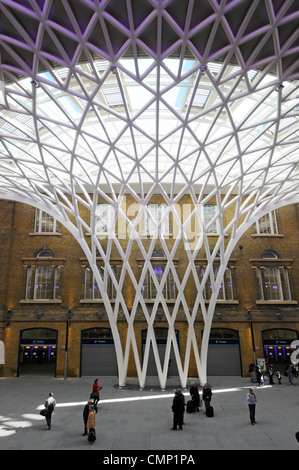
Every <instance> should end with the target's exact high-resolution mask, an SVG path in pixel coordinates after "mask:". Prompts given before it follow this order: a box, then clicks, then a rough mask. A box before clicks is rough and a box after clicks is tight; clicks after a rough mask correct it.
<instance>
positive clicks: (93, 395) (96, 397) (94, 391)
mask: <svg viewBox="0 0 299 470" xmlns="http://www.w3.org/2000/svg"><path fill="white" fill-rule="evenodd" d="M102 388H103V387H100V385H99V379H96V380H95V381H94V384H93V386H92V392H91V395H90V398H93V400H94V404H95V405H97V403H98V401H99V399H100V390H102Z"/></svg>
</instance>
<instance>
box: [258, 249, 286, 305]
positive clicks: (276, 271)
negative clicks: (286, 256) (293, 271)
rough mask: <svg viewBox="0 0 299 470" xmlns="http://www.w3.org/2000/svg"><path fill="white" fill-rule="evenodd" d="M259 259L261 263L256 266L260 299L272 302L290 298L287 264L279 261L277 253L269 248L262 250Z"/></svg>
mask: <svg viewBox="0 0 299 470" xmlns="http://www.w3.org/2000/svg"><path fill="white" fill-rule="evenodd" d="M261 259H262V262H261V265H260V266H259V267H258V268H257V276H258V281H259V286H260V300H262V301H273V302H277V301H284V300H291V290H290V282H289V273H288V268H287V266H284V265H283V263H280V259H279V258H278V255H277V254H276V253H275V252H274V251H271V250H266V251H264V252H263V253H262V256H261ZM276 260H277V262H276Z"/></svg>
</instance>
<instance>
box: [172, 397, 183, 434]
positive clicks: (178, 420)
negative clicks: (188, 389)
mask: <svg viewBox="0 0 299 470" xmlns="http://www.w3.org/2000/svg"><path fill="white" fill-rule="evenodd" d="M171 409H172V412H173V427H172V428H171V429H172V430H173V431H176V430H177V427H179V429H183V418H184V411H185V407H184V402H183V400H182V397H181V394H180V391H177V392H175V394H174V397H173V401H172V407H171Z"/></svg>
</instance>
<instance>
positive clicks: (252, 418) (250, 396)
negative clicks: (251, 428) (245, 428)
mask: <svg viewBox="0 0 299 470" xmlns="http://www.w3.org/2000/svg"><path fill="white" fill-rule="evenodd" d="M247 403H248V408H249V418H250V422H251V424H256V421H255V405H256V396H255V394H254V393H253V390H252V388H250V389H249V392H248V393H247Z"/></svg>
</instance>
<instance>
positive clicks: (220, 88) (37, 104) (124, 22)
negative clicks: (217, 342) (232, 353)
mask: <svg viewBox="0 0 299 470" xmlns="http://www.w3.org/2000/svg"><path fill="white" fill-rule="evenodd" d="M200 3H201V4H203V3H204V6H205V9H204V10H201V9H199V5H198V2H197V1H196V0H188V1H182V2H181V4H180V2H175V4H173V2H172V1H171V0H169V1H167V2H162V1H161V0H151V1H148V2H140V4H139V6H138V10H136V7H135V3H133V2H131V0H127V1H126V2H119V6H118V8H119V11H117V12H116V11H115V9H114V6H113V5H114V2H110V1H108V0H107V1H105V2H85V1H79V0H78V1H74V0H73V1H72V2H68V0H63V1H62V2H55V1H53V0H47V1H46V2H44V6H43V8H42V9H41V8H40V5H39V4H38V3H37V2H35V1H34V0H28V2H27V3H26V6H25V5H23V4H22V2H21V3H17V2H15V1H12V0H3V1H1V2H0V13H1V15H2V18H3V25H4V26H5V31H2V29H1V25H0V197H1V198H5V199H11V200H15V201H21V202H24V203H27V204H31V205H32V206H35V207H38V208H40V209H42V210H44V211H46V212H48V213H49V214H51V215H53V216H54V217H55V218H56V219H57V220H58V221H59V222H60V223H62V224H63V225H64V226H65V227H66V228H67V229H68V230H69V231H70V232H71V233H72V234H73V236H74V237H75V238H76V240H77V241H78V243H79V244H80V246H81V247H82V250H83V252H84V253H85V256H86V258H87V259H88V262H89V264H90V267H91V269H92V271H93V274H94V278H95V280H96V282H97V284H98V286H99V289H100V291H101V295H102V299H103V303H104V306H105V309H106V312H107V316H108V319H109V322H110V325H111V330H112V334H113V338H114V344H115V350H116V356H117V363H118V370H119V384H120V385H124V384H125V383H126V377H127V370H128V364H129V360H130V357H131V355H132V356H133V359H134V362H135V367H136V371H137V375H138V380H139V383H140V386H141V387H142V388H143V387H144V386H145V385H146V380H147V370H148V361H149V357H150V352H151V350H152V351H153V354H154V359H155V362H156V366H157V372H158V377H159V381H160V385H161V387H162V388H164V387H165V386H166V384H167V373H168V365H169V364H168V362H169V357H170V353H171V350H173V354H174V357H175V360H176V363H177V368H178V374H179V378H180V382H181V385H182V386H184V387H185V386H186V383H187V378H188V374H189V368H190V360H191V357H193V356H194V358H195V363H196V367H197V372H198V376H199V379H200V381H201V383H204V382H205V381H206V379H207V358H208V356H207V355H208V344H209V336H210V330H211V326H212V322H213V314H214V310H215V306H216V303H217V298H218V294H219V289H220V286H221V283H222V281H223V276H224V272H225V269H226V267H227V265H228V263H229V259H230V256H231V253H232V251H233V249H234V247H235V246H236V244H237V243H238V241H239V239H240V237H241V236H242V235H243V234H244V232H245V231H246V230H247V229H248V228H249V227H250V225H251V224H253V223H254V222H255V221H257V220H258V218H259V217H260V216H262V215H263V214H265V213H267V212H269V211H271V210H274V209H276V208H278V207H281V206H283V205H285V204H290V203H294V202H298V199H299V196H298V194H299V191H298V184H299V178H298V163H299V157H298V155H299V152H298V150H299V106H298V80H299V75H298V67H299V64H298V57H299V48H298V27H297V28H294V24H296V22H297V25H298V20H299V12H298V8H296V7H295V2H294V0H285V1H283V2H281V5H280V7H279V8H277V4H276V2H274V1H272V0H267V2H259V1H258V0H254V1H253V2H251V4H250V6H249V8H248V9H247V10H246V11H243V5H242V4H243V2H242V1H240V0H234V1H231V2H216V1H214V0H201V2H200ZM261 3H263V5H264V7H265V8H263V11H262V13H263V14H262V18H263V24H262V25H260V24H259V25H258V27H256V28H254V26H253V25H254V24H255V21H254V20H255V18H260V17H261V15H260V12H261V10H260V9H261V8H262V6H261ZM174 5H175V8H174ZM178 7H180V8H181V10H180V12H179V13H177V11H176V10H177V8H178ZM81 11H82V14H81ZM202 11H206V12H207V14H206V16H205V17H202V14H203V13H202ZM236 15H237V16H236ZM238 15H239V16H238ZM237 17H238V19H239V21H238V27H237V28H236V22H235V21H232V18H237ZM60 18H64V19H65V25H62V23H61V20H60ZM29 25H30V26H29ZM9 28H10V29H11V34H9ZM283 28H284V29H283ZM219 31H220V34H219ZM282 31H284V32H283V33H282ZM281 38H284V39H283V42H282V41H281ZM269 44H271V47H269ZM264 51H265V52H264ZM266 51H269V52H268V54H267V53H266ZM30 58H32V61H31V62H30V60H31V59H30ZM157 195H158V196H159V197H160V199H159V201H162V202H163V203H164V204H165V205H166V207H167V211H165V212H164V213H163V219H162V220H160V221H158V222H157V221H155V220H153V217H152V214H151V212H150V211H149V209H148V205H149V204H150V203H151V202H152V200H153V197H156V196H157ZM99 201H104V202H105V203H107V204H110V205H111V206H112V207H113V209H114V220H113V227H111V231H110V234H109V237H108V239H107V240H106V241H105V243H103V241H102V239H101V238H99V237H98V235H97V233H96V221H97V214H96V211H97V205H98V203H99ZM186 201H188V208H185V209H184V204H186ZM206 204H214V205H215V206H216V212H215V217H214V220H211V221H208V222H205V219H204V216H203V207H204V205H206ZM232 209H233V211H234V216H233V217H230V220H227V219H228V217H227V213H228V211H230V213H232ZM86 214H88V216H87V215H86ZM146 214H147V217H149V218H151V219H152V226H155V227H156V231H155V234H154V235H153V236H152V238H150V239H147V238H146V239H144V220H145V217H146ZM169 215H171V217H172V220H173V222H174V227H175V230H174V232H173V238H170V239H167V237H166V236H165V234H164V233H163V231H162V228H163V226H164V221H166V220H168V216H169ZM155 222H156V225H155ZM214 222H215V223H216V225H217V228H218V233H217V234H216V235H215V236H214V237H213V246H212V244H211V242H210V235H209V228H210V227H211V226H212V225H213V224H214ZM192 224H193V225H194V226H195V230H192V231H191V229H190V226H191V225H192ZM86 233H87V234H88V237H86ZM104 245H105V249H104ZM157 246H159V249H160V250H162V251H163V252H164V254H165V259H166V263H165V268H164V273H163V276H162V278H161V280H160V282H159V281H158V279H157V277H156V275H155V272H154V269H153V265H152V255H153V253H154V251H155V250H156V247H157ZM182 247H183V249H184V253H185V258H186V260H187V265H186V268H185V269H184V273H182V274H181V273H180V270H179V266H177V265H176V259H177V258H178V255H179V253H181V252H182ZM136 252H138V253H139V254H140V258H142V260H143V263H142V268H140V272H137V270H136V269H135V266H134V264H135V263H136V260H135V259H133V256H134V253H136ZM97 253H100V255H101V257H102V260H103V263H104V267H105V274H104V276H103V277H101V274H100V272H99V270H98V268H97V259H96V257H97ZM116 254H117V257H119V258H120V259H121V268H120V271H119V273H118V276H115V272H114V270H113V269H112V266H111V262H112V258H113V257H115V255H116ZM203 256H204V257H205V258H206V266H205V271H204V274H203V277H202V278H199V275H198V269H197V266H196V259H197V258H200V257H201V258H202V257H203ZM219 258H220V264H219ZM218 265H219V269H218V270H217V275H216V277H215V273H216V271H215V266H218ZM148 273H149V275H150V276H151V279H152V282H153V284H154V286H155V290H156V292H157V294H156V297H155V299H152V304H151V308H149V304H148V303H147V301H146V300H147V299H145V298H144V297H143V294H142V287H143V285H144V282H146V279H147V276H148ZM170 273H171V274H172V276H173V280H174V284H175V287H176V292H177V296H176V299H175V301H174V302H173V304H172V305H171V307H170V304H169V302H168V301H167V300H168V299H167V298H166V297H165V294H164V292H165V289H164V287H165V285H166V283H167V281H168V279H169V276H170ZM108 279H110V280H111V282H112V283H113V285H114V288H115V291H116V298H115V299H114V300H115V301H114V303H113V304H112V303H111V301H110V299H109V297H108V293H107V289H106V286H107V281H108ZM127 280H129V281H130V284H131V289H132V291H131V292H130V296H131V297H130V304H128V303H127V302H128V300H127V299H128V298H127V294H128V292H126V282H127ZM191 282H192V283H193V284H194V285H195V292H194V293H193V294H194V295H193V299H192V300H191V299H190V295H189V294H188V286H189V285H190V283H191ZM207 283H209V284H210V285H211V286H212V296H211V299H210V301H209V303H206V301H205V297H204V292H205V287H206V284H207ZM158 310H163V314H164V320H165V322H166V323H167V325H168V336H167V341H166V350H165V356H164V358H163V360H160V357H159V348H158V344H157V339H156V334H155V326H156V324H157V323H156V314H157V312H158ZM121 315H122V319H120V316H121ZM182 315H184V318H185V322H186V325H187V327H188V328H187V338H186V347H185V349H184V350H183V349H182V343H181V342H180V341H178V340H177V336H176V323H177V321H178V320H180V321H181V318H182ZM199 315H200V318H201V319H202V322H203V325H204V327H203V335H202V338H201V339H199V336H198V331H197V328H198V327H197V326H196V325H197V323H198V319H199ZM141 317H143V322H144V323H145V324H146V325H147V337H146V341H145V346H144V351H143V354H140V346H139V345H140V338H138V337H137V336H136V331H138V329H136V328H135V327H136V323H137V321H140V318H141ZM123 318H124V320H123ZM120 321H125V322H126V323H127V335H126V339H125V341H124V343H123V342H122V341H121V338H120V334H119V331H118V324H119V322H120ZM138 334H139V333H138ZM192 355H193V356H192Z"/></svg>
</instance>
